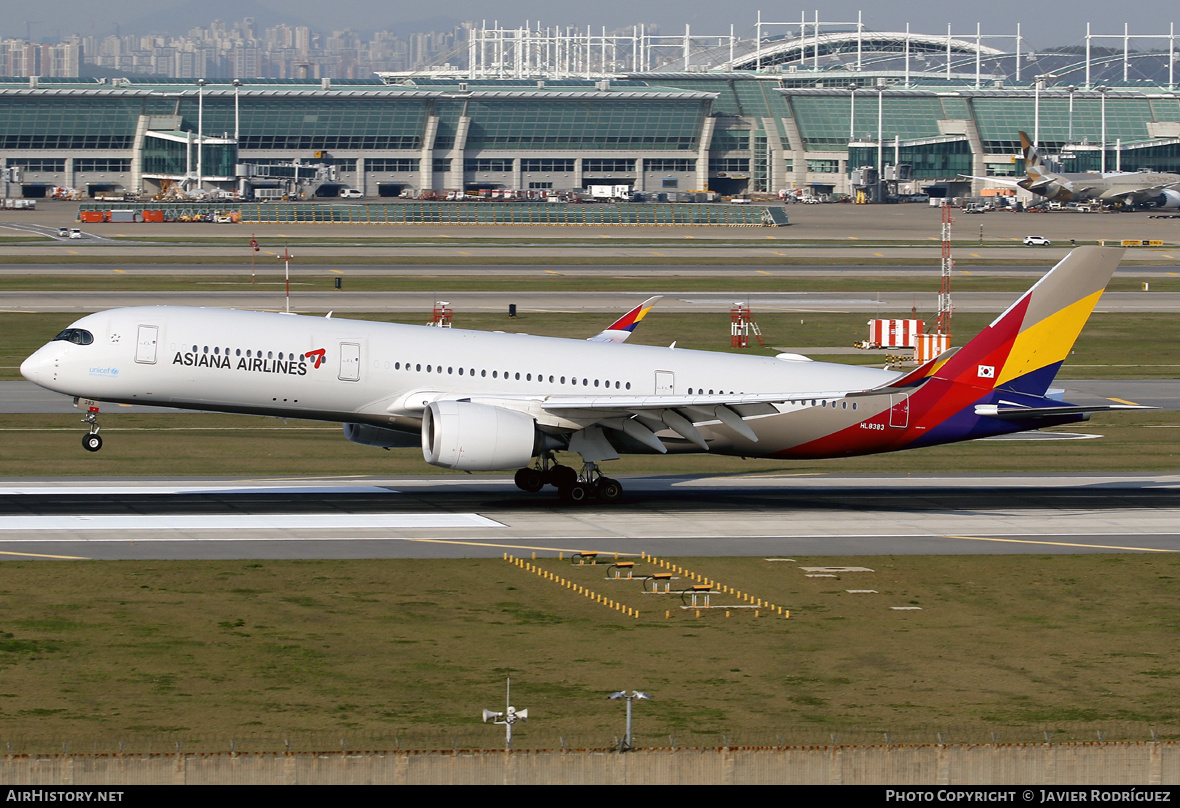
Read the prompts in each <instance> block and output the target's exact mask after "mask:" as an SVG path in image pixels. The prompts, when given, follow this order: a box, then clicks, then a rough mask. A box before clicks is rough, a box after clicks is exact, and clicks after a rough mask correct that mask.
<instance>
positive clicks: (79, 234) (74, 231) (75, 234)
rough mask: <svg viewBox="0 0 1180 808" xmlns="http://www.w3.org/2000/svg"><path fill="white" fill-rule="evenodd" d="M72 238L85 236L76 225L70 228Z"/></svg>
mask: <svg viewBox="0 0 1180 808" xmlns="http://www.w3.org/2000/svg"><path fill="white" fill-rule="evenodd" d="M70 238H83V236H82V231H81V230H79V229H78V228H76V227H72V228H70Z"/></svg>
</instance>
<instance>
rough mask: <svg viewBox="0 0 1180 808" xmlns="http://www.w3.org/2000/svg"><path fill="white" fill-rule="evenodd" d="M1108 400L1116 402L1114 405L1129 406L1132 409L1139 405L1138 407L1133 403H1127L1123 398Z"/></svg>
mask: <svg viewBox="0 0 1180 808" xmlns="http://www.w3.org/2000/svg"><path fill="white" fill-rule="evenodd" d="M1109 400H1110V401H1114V402H1116V403H1118V404H1130V405H1131V406H1132V407H1138V406H1139V405H1138V404H1136V403H1135V402H1134V401H1127V400H1126V399H1125V398H1112V399H1109Z"/></svg>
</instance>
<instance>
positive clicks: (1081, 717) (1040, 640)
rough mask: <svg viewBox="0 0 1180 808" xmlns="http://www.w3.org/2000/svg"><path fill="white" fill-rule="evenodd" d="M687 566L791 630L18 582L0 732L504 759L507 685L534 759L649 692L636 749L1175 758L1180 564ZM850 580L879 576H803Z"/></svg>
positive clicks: (385, 592)
mask: <svg viewBox="0 0 1180 808" xmlns="http://www.w3.org/2000/svg"><path fill="white" fill-rule="evenodd" d="M634 549H635V550H636V551H639V550H641V549H643V548H642V543H641V542H637V543H636V546H635V548H634ZM555 555H556V554H554V556H555ZM670 561H672V562H674V563H676V564H680V565H683V566H684V567H686V568H687V569H689V570H691V571H693V572H695V573H698V574H701V575H704V576H707V577H709V578H711V579H714V580H716V581H717V582H719V583H720V584H724V585H726V586H729V587H734V588H736V589H738V590H740V591H743V592H747V593H749V594H750V595H751V596H753V597H755V598H762V599H764V600H766V601H769V602H771V603H774V604H781V605H783V606H785V607H787V608H788V609H789V610H790V615H791V616H790V619H784V618H781V617H778V616H777V614H775V615H774V616H771V615H769V614H768V613H767V612H766V610H765V609H763V610H762V612H761V613H760V616H759V617H757V618H755V616H754V615H753V614H752V613H751V611H750V610H737V609H734V610H732V611H731V612H730V614H729V616H728V617H726V615H725V612H724V611H722V610H714V611H711V612H706V613H703V614H702V615H701V616H700V617H699V618H698V617H696V616H695V613H694V612H691V611H687V612H686V611H683V610H681V609H680V608H678V607H679V600H678V599H677V598H675V597H674V596H672V597H663V596H653V595H644V594H641V588H640V585H639V584H638V582H611V581H606V580H604V568H603V567H581V568H577V567H571V566H570V564H569V562H568V561H565V562H560V561H558V560H557V559H556V557H553V558H546V559H540V560H538V562H537V564H538V565H539V566H540V567H541V568H543V569H546V570H548V571H550V572H553V573H555V574H557V575H561V576H565V577H568V578H569V579H570V580H571V581H573V582H575V583H577V584H579V585H582V586H585V587H587V588H589V589H591V590H594V591H596V592H598V593H601V594H603V595H605V596H606V597H609V598H611V599H614V600H617V601H619V602H621V603H623V604H625V605H626V606H629V607H631V608H633V609H637V610H638V611H639V615H640V616H639V617H638V618H637V619H636V618H631V617H626V616H624V615H622V614H620V613H619V612H617V611H613V610H611V609H609V608H607V607H605V606H603V605H599V604H598V603H596V602H594V601H592V600H591V599H590V598H587V597H584V596H582V595H579V594H575V593H574V592H572V591H570V590H569V589H566V588H564V587H563V586H561V585H559V584H557V583H554V582H551V581H548V580H544V579H542V578H540V577H539V576H537V575H535V574H533V573H530V572H527V571H525V570H522V569H520V568H517V567H515V566H512V565H511V564H509V563H507V562H504V561H500V560H458V561H373V560H365V561H254V562H250V561H226V562H165V561H160V562H104V563H93V562H78V563H69V564H59V563H44V562H22V561H7V562H5V563H4V564H3V566H2V567H0V597H2V598H3V599H4V604H5V606H4V617H3V619H2V620H0V667H2V669H3V671H4V682H5V683H4V684H3V685H0V726H2V727H3V730H2V733H0V734H2V735H3V738H2V740H4V741H5V742H7V743H11V744H12V745H13V750H14V751H17V752H31V751H60V750H61V749H62V744H68V748H69V750H70V751H93V750H97V751H113V750H114V749H115V747H116V744H118V743H120V742H122V743H124V744H126V748H127V749H128V750H143V751H174V750H175V748H176V747H175V744H176V743H177V742H181V743H183V747H184V749H185V750H186V751H201V750H222V751H225V750H228V748H229V745H230V742H231V740H232V741H235V742H236V744H237V748H238V750H239V751H251V750H257V749H272V750H273V749H281V748H282V747H281V745H282V743H283V741H284V740H290V741H291V742H292V744H293V747H294V748H296V749H300V748H304V749H308V748H311V749H332V748H335V749H339V748H340V744H341V741H342V740H343V741H344V742H345V743H346V745H347V746H348V747H349V748H353V749H357V748H392V747H395V746H401V747H402V748H443V749H449V748H451V747H452V746H459V747H478V746H485V747H491V748H495V747H496V746H497V745H498V744H500V743H501V742H502V740H503V730H502V728H499V727H493V726H481V725H480V723H479V715H480V710H481V709H483V708H490V709H503V704H504V701H503V700H504V680H505V677H508V676H511V677H512V683H513V691H512V702H513V704H514V705H515V706H516V707H518V708H527V709H528V710H529V714H530V720H529V722H528V723H527V724H523V725H518V727H517V731H516V733H515V736H516V741H517V747H518V748H530V747H533V748H537V747H542V748H556V747H558V746H559V745H560V744H562V743H564V744H565V745H566V746H574V747H577V746H609V745H611V744H612V742H613V740H614V738H615V737H616V736H617V735H619V734H621V733H622V724H623V708H622V706H621V705H619V704H616V703H613V702H608V701H607V700H606V698H605V696H606V695H607V694H608V693H610V692H612V691H614V690H618V689H623V688H627V689H631V688H636V689H641V690H645V691H648V692H650V693H651V694H652V695H653V696H654V701H651V702H645V703H642V704H640V705H638V706H637V708H636V741H637V743H638V744H641V745H656V746H666V745H669V744H670V743H671V744H674V745H695V744H709V745H721V744H723V743H725V742H726V741H728V742H729V743H731V744H734V745H761V744H773V743H788V744H804V743H827V742H830V741H831V740H832V736H833V735H835V736H836V737H837V738H838V739H839V740H840V741H841V742H843V743H866V742H867V743H880V742H882V740H884V739H885V738H886V735H887V736H888V740H891V741H893V742H927V743H933V742H935V740H936V733H938V732H941V733H943V735H944V737H945V739H946V740H948V741H949V742H952V743H953V742H967V741H973V740H976V741H988V740H991V736H990V733H992V732H995V733H997V735H998V737H999V739H1000V740H1002V741H1007V742H1018V741H1029V742H1034V741H1043V740H1044V735H1043V733H1044V732H1050V733H1053V735H1052V737H1053V739H1054V740H1057V741H1065V740H1095V739H1096V738H1097V735H1096V733H1098V732H1103V733H1105V737H1106V738H1107V739H1108V740H1116V739H1126V738H1130V739H1147V738H1148V737H1149V734H1148V733H1149V732H1150V731H1151V730H1153V729H1154V730H1156V731H1158V732H1159V733H1160V734H1161V737H1163V738H1176V737H1180V715H1178V714H1177V706H1176V701H1175V686H1176V680H1177V677H1178V676H1180V646H1178V645H1177V643H1176V642H1175V640H1176V636H1177V632H1178V631H1180V619H1178V618H1177V616H1176V612H1175V608H1174V607H1175V589H1176V584H1177V581H1178V580H1180V557H1177V556H1175V555H1082V556H1053V557H1037V556H999V557H989V558H982V557H971V556H965V557H964V556H960V557H937V558H930V557H869V558H838V559H823V558H796V559H794V560H793V561H774V562H772V561H767V560H764V559H737V558H709V559H670ZM827 563H833V564H838V565H840V566H852V565H856V566H861V565H863V566H866V567H869V568H870V569H872V570H873V571H872V572H857V573H842V574H840V575H839V576H838V577H836V578H808V577H806V574H805V573H804V571H802V570H801V569H800V567H801V566H810V565H815V566H820V565H824V564H827ZM640 567H641V568H644V564H643V563H641V564H640ZM647 568H650V567H647ZM849 589H858V590H863V589H872V590H876V593H875V594H868V593H862V594H851V593H849V592H848V591H847V590H849ZM715 602H720V603H728V604H730V605H732V604H735V603H737V600H736V598H733V597H730V598H727V599H723V600H721V601H715ZM894 606H906V607H913V606H917V607H919V608H920V611H913V610H911V611H893V610H892V609H891V607H894ZM667 611H671V612H672V614H671V615H670V617H666V616H665V613H666V612H667Z"/></svg>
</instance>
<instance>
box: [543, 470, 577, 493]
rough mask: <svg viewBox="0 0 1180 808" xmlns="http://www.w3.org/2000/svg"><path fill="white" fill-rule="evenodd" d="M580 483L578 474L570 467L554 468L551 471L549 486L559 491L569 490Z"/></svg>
mask: <svg viewBox="0 0 1180 808" xmlns="http://www.w3.org/2000/svg"><path fill="white" fill-rule="evenodd" d="M577 481H578V472H576V471H574V470H573V469H572V468H570V467H569V466H554V467H553V468H551V469H549V484H550V485H551V486H553V487H554V488H556V489H558V490H562V489H565V488H569V487H570V486H572V485H573V484H574V483H576V482H577Z"/></svg>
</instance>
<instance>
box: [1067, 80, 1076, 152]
mask: <svg viewBox="0 0 1180 808" xmlns="http://www.w3.org/2000/svg"><path fill="white" fill-rule="evenodd" d="M1065 89H1066V90H1067V91H1068V92H1069V138H1068V139H1067V140H1066V142H1067V143H1073V94H1074V93H1076V92H1077V91H1078V88H1077V87H1075V86H1074V85H1072V84H1071V85H1069V86H1068V87H1066V88H1065Z"/></svg>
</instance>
